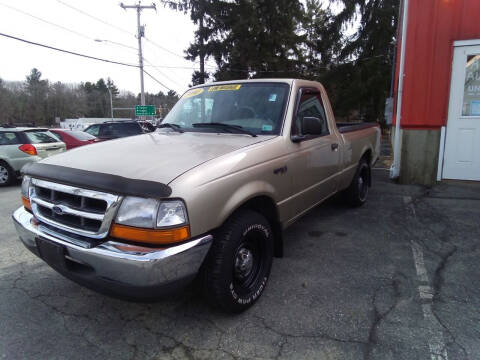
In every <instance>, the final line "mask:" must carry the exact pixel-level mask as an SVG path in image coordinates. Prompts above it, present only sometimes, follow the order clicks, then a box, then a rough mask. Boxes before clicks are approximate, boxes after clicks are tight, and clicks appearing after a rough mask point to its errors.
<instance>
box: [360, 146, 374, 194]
mask: <svg viewBox="0 0 480 360" xmlns="http://www.w3.org/2000/svg"><path fill="white" fill-rule="evenodd" d="M362 159H365V160H367V162H368V169H369V174H368V186H370V187H371V186H372V170H371V169H370V166H371V165H372V150H371V149H368V150H367V151H365V152H364V153H363V155H362V157H361V159H360V161H361V160H362Z"/></svg>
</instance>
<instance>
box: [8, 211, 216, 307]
mask: <svg viewBox="0 0 480 360" xmlns="http://www.w3.org/2000/svg"><path fill="white" fill-rule="evenodd" d="M12 217H13V220H14V223H15V227H16V229H17V233H18V235H19V237H20V239H21V240H22V242H23V244H24V245H25V246H26V247H27V248H28V249H29V250H31V251H32V252H33V253H34V254H35V255H37V256H39V257H40V258H42V259H43V260H44V261H46V262H47V263H48V264H49V265H50V266H51V267H53V268H54V269H55V270H57V271H58V272H60V273H61V274H62V275H64V276H66V277H68V278H70V279H71V280H73V281H76V282H78V283H80V284H81V285H84V286H86V287H89V288H92V289H94V290H97V291H101V292H106V293H108V294H113V295H117V296H122V297H128V298H154V297H157V296H161V295H163V294H165V293H166V292H168V291H169V290H175V289H176V288H178V287H180V286H181V285H183V284H185V283H187V282H188V281H190V280H192V279H193V278H194V277H195V275H196V274H197V273H198V271H199V269H200V266H201V264H202V263H203V260H204V259H205V256H206V255H207V253H208V250H209V249H210V245H211V242H212V236H211V235H206V236H202V237H199V238H194V239H192V240H191V241H188V242H186V243H183V244H181V245H177V246H172V247H168V248H147V247H140V246H134V245H129V244H124V243H120V242H117V241H113V240H109V239H108V238H107V239H106V240H107V241H105V242H103V243H101V244H99V245H97V246H94V247H91V248H86V247H83V246H80V244H78V242H77V244H75V243H72V242H68V241H65V240H63V239H61V236H55V235H54V234H53V233H52V232H51V231H49V230H48V228H45V227H44V226H42V225H40V224H39V225H36V224H35V223H34V222H33V221H32V219H33V215H32V214H31V213H29V212H28V211H26V210H25V209H24V208H23V207H21V208H19V209H17V210H16V211H15V212H14V213H13V216H12ZM45 243H46V245H45V246H44V245H39V244H45ZM50 250H53V251H50Z"/></svg>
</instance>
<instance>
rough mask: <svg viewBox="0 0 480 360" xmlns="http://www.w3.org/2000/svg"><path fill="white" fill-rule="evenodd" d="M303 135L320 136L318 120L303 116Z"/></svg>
mask: <svg viewBox="0 0 480 360" xmlns="http://www.w3.org/2000/svg"><path fill="white" fill-rule="evenodd" d="M302 134H303V135H322V134H323V129H322V122H321V120H320V119H319V118H317V117H313V116H305V117H304V118H303V119H302Z"/></svg>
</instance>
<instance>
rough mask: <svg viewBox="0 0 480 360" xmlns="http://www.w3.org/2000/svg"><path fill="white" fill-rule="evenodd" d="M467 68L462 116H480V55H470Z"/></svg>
mask: <svg viewBox="0 0 480 360" xmlns="http://www.w3.org/2000/svg"><path fill="white" fill-rule="evenodd" d="M465 67H466V68H465V83H464V87H463V106H462V116H480V54H478V55H468V56H467V63H466V65H465Z"/></svg>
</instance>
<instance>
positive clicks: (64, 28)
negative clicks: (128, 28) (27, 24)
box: [0, 3, 137, 51]
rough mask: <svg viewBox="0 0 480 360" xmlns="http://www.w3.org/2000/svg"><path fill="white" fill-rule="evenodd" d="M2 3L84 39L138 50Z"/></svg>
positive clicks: (2, 4)
mask: <svg viewBox="0 0 480 360" xmlns="http://www.w3.org/2000/svg"><path fill="white" fill-rule="evenodd" d="M0 5H1V6H4V7H7V8H9V9H11V10H14V11H17V12H19V13H21V14H24V15H27V16H30V17H32V18H34V19H36V20H38V21H41V22H44V23H46V24H49V25H52V26H55V27H57V28H59V29H62V30H65V31H68V32H70V33H72V34H75V35H77V36H80V37H82V38H84V39H87V40H94V41H96V42H103V43H111V44H113V45H117V46H122V47H124V48H129V49H133V50H135V51H137V49H136V48H134V47H133V46H129V45H125V44H122V43H119V42H116V41H112V40H103V39H102V40H100V39H94V38H92V37H90V36H88V35H85V34H82V33H80V32H78V31H75V30H72V29H69V28H67V27H65V26H62V25H59V24H55V23H53V22H51V21H48V20H45V19H43V18H40V17H38V16H35V15H33V14H30V13H28V12H26V11H23V10H20V9H17V8H15V7H13V6H10V5H7V4H4V3H0Z"/></svg>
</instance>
